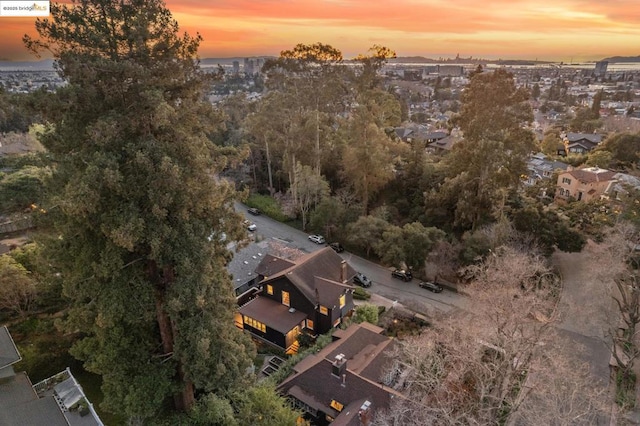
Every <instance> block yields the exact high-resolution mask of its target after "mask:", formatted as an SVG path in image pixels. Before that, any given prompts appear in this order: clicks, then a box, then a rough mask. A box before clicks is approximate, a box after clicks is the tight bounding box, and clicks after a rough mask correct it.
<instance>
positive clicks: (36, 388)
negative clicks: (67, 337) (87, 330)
mask: <svg viewBox="0 0 640 426" xmlns="http://www.w3.org/2000/svg"><path fill="white" fill-rule="evenodd" d="M21 359H22V357H21V356H20V353H19V352H18V348H17V347H16V345H15V344H14V342H13V339H12V338H11V334H10V333H9V330H8V328H7V327H6V326H3V327H0V425H3V426H24V425H29V426H102V425H103V423H102V421H101V420H100V418H99V417H98V415H97V414H96V412H95V411H94V409H93V405H91V403H90V402H89V400H88V399H87V398H86V396H85V394H84V392H83V390H82V387H81V386H80V384H79V383H78V382H77V381H76V379H75V378H74V377H73V375H72V374H71V371H70V370H69V369H68V368H67V369H66V370H64V371H63V372H61V373H58V374H56V375H55V376H52V377H50V378H48V379H45V380H43V381H42V382H39V383H36V384H35V385H32V384H31V380H30V379H29V376H28V375H27V373H26V372H19V373H16V372H15V370H14V368H13V365H14V364H15V363H17V362H18V361H20V360H21Z"/></svg>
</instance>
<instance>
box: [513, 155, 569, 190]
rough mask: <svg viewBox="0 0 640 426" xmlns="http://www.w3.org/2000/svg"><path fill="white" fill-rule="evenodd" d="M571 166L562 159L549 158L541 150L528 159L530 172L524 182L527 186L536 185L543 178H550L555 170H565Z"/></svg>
mask: <svg viewBox="0 0 640 426" xmlns="http://www.w3.org/2000/svg"><path fill="white" fill-rule="evenodd" d="M568 168H569V165H568V164H566V163H563V162H561V161H555V160H549V159H547V156H546V155H544V154H543V153H541V152H539V153H537V154H533V155H531V157H529V161H527V169H528V171H529V173H528V174H527V175H526V177H524V184H525V185H527V186H532V185H535V184H536V182H538V181H540V180H542V179H550V178H551V177H552V176H553V173H555V172H563V171H565V170H567V169H568Z"/></svg>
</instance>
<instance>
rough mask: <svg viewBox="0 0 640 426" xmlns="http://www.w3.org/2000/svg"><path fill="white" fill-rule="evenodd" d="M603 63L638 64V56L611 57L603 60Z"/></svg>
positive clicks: (639, 59)
mask: <svg viewBox="0 0 640 426" xmlns="http://www.w3.org/2000/svg"><path fill="white" fill-rule="evenodd" d="M603 61H608V62H617V63H620V62H640V56H612V57H610V58H604V59H603Z"/></svg>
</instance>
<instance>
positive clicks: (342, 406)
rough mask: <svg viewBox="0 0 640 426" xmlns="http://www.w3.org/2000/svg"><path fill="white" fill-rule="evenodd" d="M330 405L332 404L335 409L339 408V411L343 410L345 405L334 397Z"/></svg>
mask: <svg viewBox="0 0 640 426" xmlns="http://www.w3.org/2000/svg"><path fill="white" fill-rule="evenodd" d="M329 405H330V406H331V408H333V409H334V410H337V411H342V409H343V408H344V405H342V404H340V403H339V402H338V401H336V400H335V399H332V400H331V404H329Z"/></svg>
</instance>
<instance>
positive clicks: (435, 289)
mask: <svg viewBox="0 0 640 426" xmlns="http://www.w3.org/2000/svg"><path fill="white" fill-rule="evenodd" d="M418 285H419V286H420V287H422V288H426V289H427V290H429V291H432V292H434V293H440V292H441V291H442V286H441V285H439V284H436V283H432V282H431V281H422V282H420V283H419V284H418Z"/></svg>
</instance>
